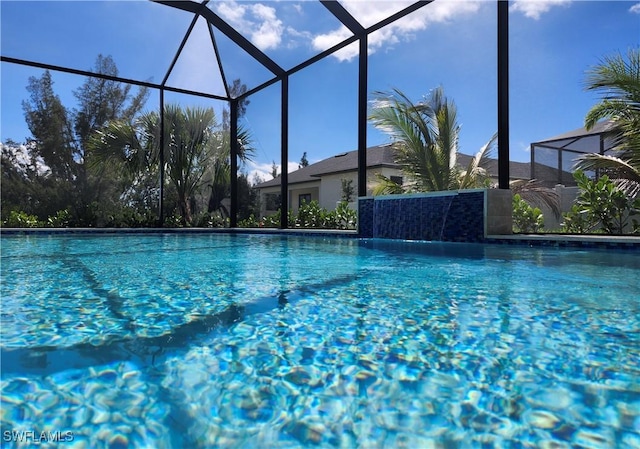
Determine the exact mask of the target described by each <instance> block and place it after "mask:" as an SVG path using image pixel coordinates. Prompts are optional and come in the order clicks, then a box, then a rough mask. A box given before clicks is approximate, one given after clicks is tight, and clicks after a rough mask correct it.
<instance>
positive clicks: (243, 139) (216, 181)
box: [207, 125, 255, 215]
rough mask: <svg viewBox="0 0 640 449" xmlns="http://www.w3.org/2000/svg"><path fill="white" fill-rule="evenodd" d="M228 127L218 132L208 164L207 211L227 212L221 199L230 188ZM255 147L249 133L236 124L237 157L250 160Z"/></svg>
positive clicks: (244, 160) (241, 160)
mask: <svg viewBox="0 0 640 449" xmlns="http://www.w3.org/2000/svg"><path fill="white" fill-rule="evenodd" d="M227 128H228V127H225V126H223V129H222V130H221V131H219V132H218V136H219V138H218V141H217V142H218V145H219V147H218V149H217V151H216V153H215V155H214V157H213V161H212V163H211V165H210V166H209V172H208V176H207V179H210V180H211V181H210V183H209V184H208V187H209V188H210V189H211V194H210V195H209V206H208V209H209V212H213V211H215V210H223V211H224V212H225V213H226V214H227V215H228V212H229V211H227V210H226V209H225V208H224V206H223V205H222V200H223V199H225V198H227V197H228V196H229V193H230V190H231V187H230V186H231V141H230V138H231V134H230V132H229V129H227ZM254 151H255V148H253V146H252V143H251V134H250V133H249V131H248V130H247V129H246V128H245V127H243V126H242V125H238V158H239V159H240V162H241V163H244V162H247V161H250V160H251V156H252V155H253V153H254Z"/></svg>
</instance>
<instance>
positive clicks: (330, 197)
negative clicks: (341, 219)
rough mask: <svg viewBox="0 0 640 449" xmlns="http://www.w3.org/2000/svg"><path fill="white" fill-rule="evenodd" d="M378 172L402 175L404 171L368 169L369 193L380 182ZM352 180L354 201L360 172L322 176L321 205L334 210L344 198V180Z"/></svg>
mask: <svg viewBox="0 0 640 449" xmlns="http://www.w3.org/2000/svg"><path fill="white" fill-rule="evenodd" d="M376 173H381V174H383V175H384V176H387V177H390V176H402V172H401V171H400V170H398V169H394V168H387V167H382V168H380V167H378V168H375V169H369V170H367V195H371V192H372V190H373V187H374V186H375V184H376V183H377V182H378V181H377V178H376ZM343 179H350V180H352V184H351V186H352V187H353V198H352V199H351V200H352V201H356V200H357V198H358V172H356V171H352V172H346V173H336V174H335V175H324V176H322V183H321V184H320V200H319V202H320V206H322V207H324V208H325V209H327V210H333V209H335V207H336V204H337V203H338V202H339V201H340V200H341V198H342V180H343Z"/></svg>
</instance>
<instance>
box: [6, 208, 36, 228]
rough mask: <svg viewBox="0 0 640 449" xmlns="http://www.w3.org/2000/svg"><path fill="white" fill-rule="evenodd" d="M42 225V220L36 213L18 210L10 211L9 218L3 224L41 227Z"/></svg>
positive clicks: (16, 226)
mask: <svg viewBox="0 0 640 449" xmlns="http://www.w3.org/2000/svg"><path fill="white" fill-rule="evenodd" d="M42 225H43V224H42V222H40V221H39V220H38V217H36V216H35V215H29V214H27V213H26V212H22V211H17V210H12V211H11V212H10V213H9V218H7V219H6V220H5V221H4V223H3V226H4V227H7V228H40V227H42Z"/></svg>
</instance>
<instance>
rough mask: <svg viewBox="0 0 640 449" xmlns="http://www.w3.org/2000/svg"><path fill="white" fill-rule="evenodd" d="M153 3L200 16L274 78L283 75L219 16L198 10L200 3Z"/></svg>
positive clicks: (159, 0) (170, 0) (176, 0)
mask: <svg viewBox="0 0 640 449" xmlns="http://www.w3.org/2000/svg"><path fill="white" fill-rule="evenodd" d="M154 2H155V3H160V4H162V5H167V6H172V7H174V8H177V9H181V10H183V11H189V12H192V13H194V14H200V15H201V16H202V17H204V18H205V19H206V20H207V22H209V23H210V24H212V25H213V26H214V27H216V28H217V29H219V30H220V31H221V32H222V33H224V34H225V35H226V36H227V37H228V38H229V39H231V40H232V41H233V42H235V43H236V44H237V45H238V46H239V47H240V48H242V49H243V50H244V51H245V52H247V54H249V55H250V56H252V57H253V58H254V59H255V60H256V61H258V62H259V63H260V64H262V65H263V66H264V67H266V68H267V69H268V70H269V71H270V72H271V73H273V74H274V75H276V76H282V75H284V72H285V71H284V69H283V68H282V67H280V66H279V65H278V64H276V63H275V62H274V61H273V60H272V59H271V58H269V57H268V56H267V55H266V54H264V53H263V52H262V51H260V50H259V49H258V47H256V46H255V45H253V44H252V43H251V42H250V41H249V40H248V39H247V38H246V37H244V36H243V35H242V34H240V33H239V32H238V31H236V30H235V29H234V28H233V27H232V26H231V25H229V24H228V23H227V22H225V21H224V20H222V18H221V17H220V16H218V15H217V14H216V13H214V12H213V11H212V10H210V9H209V8H200V3H195V2H191V1H185V0H154Z"/></svg>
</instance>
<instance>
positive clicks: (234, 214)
mask: <svg viewBox="0 0 640 449" xmlns="http://www.w3.org/2000/svg"><path fill="white" fill-rule="evenodd" d="M229 108H230V109H231V111H230V114H229V121H230V124H229V125H230V126H229V134H230V135H229V141H230V142H231V149H230V154H229V156H230V158H231V176H230V178H231V210H230V211H229V215H230V217H229V226H231V227H232V228H237V227H238V152H239V151H238V150H239V148H238V145H239V143H238V100H231V101H230V102H229Z"/></svg>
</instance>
